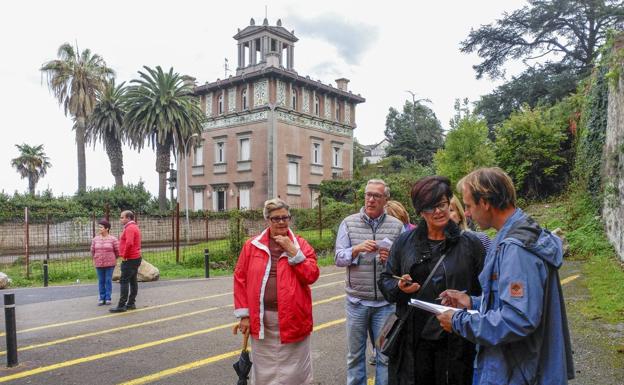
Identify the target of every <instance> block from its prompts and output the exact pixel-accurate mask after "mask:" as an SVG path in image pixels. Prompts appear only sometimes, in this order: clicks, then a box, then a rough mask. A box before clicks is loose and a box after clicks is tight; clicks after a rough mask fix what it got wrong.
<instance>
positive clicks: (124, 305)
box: [110, 210, 141, 313]
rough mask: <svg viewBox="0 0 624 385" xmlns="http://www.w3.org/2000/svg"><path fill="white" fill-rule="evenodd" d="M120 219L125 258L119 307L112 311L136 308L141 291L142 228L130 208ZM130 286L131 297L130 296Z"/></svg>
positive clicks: (120, 240)
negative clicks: (136, 301) (139, 282)
mask: <svg viewBox="0 0 624 385" xmlns="http://www.w3.org/2000/svg"><path fill="white" fill-rule="evenodd" d="M119 220H120V222H121V224H122V225H123V227H124V228H123V232H122V233H121V237H120V238H119V255H120V256H121V257H122V258H123V262H122V263H121V278H120V279H119V284H120V286H121V288H120V296H119V303H118V305H117V307H114V308H111V309H110V312H111V313H120V312H124V311H126V310H132V309H136V304H135V300H136V296H137V293H138V291H139V285H138V283H137V275H138V272H139V266H140V265H141V230H139V226H138V225H137V224H136V222H135V221H134V213H133V212H132V211H130V210H126V211H123V212H122V213H121V217H120V219H119ZM128 286H129V287H130V297H128Z"/></svg>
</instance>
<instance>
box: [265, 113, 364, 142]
mask: <svg viewBox="0 0 624 385" xmlns="http://www.w3.org/2000/svg"><path fill="white" fill-rule="evenodd" d="M277 119H280V120H282V121H285V122H287V123H292V124H297V125H300V126H305V127H309V128H314V129H317V130H321V131H325V132H330V133H332V134H338V135H342V136H349V137H351V136H353V130H351V129H350V128H346V127H342V126H340V125H338V124H332V123H328V122H326V121H321V120H317V119H311V118H308V117H306V116H300V115H295V114H290V113H288V112H283V111H277Z"/></svg>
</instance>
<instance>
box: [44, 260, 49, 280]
mask: <svg viewBox="0 0 624 385" xmlns="http://www.w3.org/2000/svg"><path fill="white" fill-rule="evenodd" d="M43 287H48V260H47V259H44V260H43Z"/></svg>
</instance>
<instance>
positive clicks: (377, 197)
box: [364, 192, 384, 201]
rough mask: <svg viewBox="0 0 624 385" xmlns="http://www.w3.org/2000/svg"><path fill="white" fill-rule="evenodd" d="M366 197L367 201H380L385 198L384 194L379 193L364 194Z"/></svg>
mask: <svg viewBox="0 0 624 385" xmlns="http://www.w3.org/2000/svg"><path fill="white" fill-rule="evenodd" d="M364 196H365V197H366V200H369V199H372V200H375V201H378V200H380V199H381V198H383V197H384V196H383V195H382V194H379V193H372V192H367V193H365V194H364Z"/></svg>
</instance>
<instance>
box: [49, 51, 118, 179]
mask: <svg viewBox="0 0 624 385" xmlns="http://www.w3.org/2000/svg"><path fill="white" fill-rule="evenodd" d="M57 56H58V59H56V60H50V61H49V62H47V63H45V64H44V65H43V66H42V67H41V68H40V70H41V71H42V72H43V73H45V74H46V75H47V79H48V88H49V89H50V91H51V92H52V94H53V95H54V97H55V98H56V99H58V102H59V104H62V105H63V108H64V110H65V115H67V114H69V115H71V116H72V118H73V119H74V129H75V131H76V148H77V150H78V151H77V155H78V191H84V190H85V189H86V187H87V172H86V159H85V130H86V125H87V120H88V119H89V116H90V115H91V113H92V112H93V109H94V108H95V104H96V93H97V92H98V91H101V90H103V89H104V87H105V83H106V80H107V79H108V78H110V77H112V76H114V71H113V70H112V69H110V68H108V67H107V66H106V63H105V62H104V59H103V58H102V57H101V56H100V55H97V54H92V53H91V50H89V49H85V50H84V51H82V52H80V53H79V51H78V47H76V49H75V50H74V47H72V46H71V45H70V44H69V43H65V44H63V45H61V46H60V47H59V49H58V53H57Z"/></svg>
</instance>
